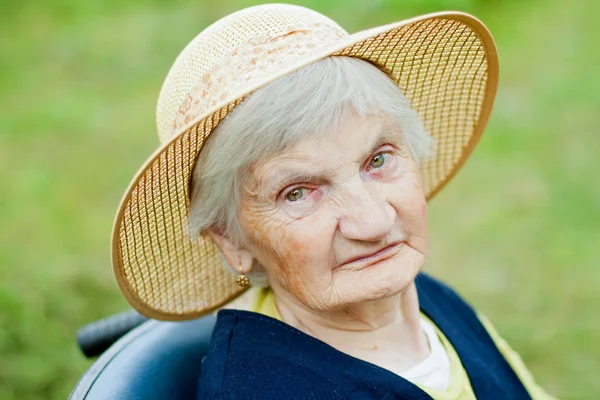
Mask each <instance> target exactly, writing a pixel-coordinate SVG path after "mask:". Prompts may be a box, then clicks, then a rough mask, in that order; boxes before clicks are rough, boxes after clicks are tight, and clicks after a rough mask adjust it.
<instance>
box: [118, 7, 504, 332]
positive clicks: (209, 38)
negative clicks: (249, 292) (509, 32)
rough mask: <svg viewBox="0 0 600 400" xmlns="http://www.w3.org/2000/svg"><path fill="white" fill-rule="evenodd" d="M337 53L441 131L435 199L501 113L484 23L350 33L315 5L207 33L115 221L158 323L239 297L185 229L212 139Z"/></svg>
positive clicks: (128, 285)
mask: <svg viewBox="0 0 600 400" xmlns="http://www.w3.org/2000/svg"><path fill="white" fill-rule="evenodd" d="M328 56H350V57H358V58H361V59H364V60H367V61H369V62H371V63H373V64H374V65H376V66H378V67H379V68H381V69H382V70H384V71H386V72H387V73H388V75H389V76H390V77H391V78H392V79H393V80H394V81H395V82H396V83H397V84H398V86H399V87H400V88H401V90H402V91H403V93H404V94H405V96H406V97H407V98H408V99H409V101H410V102H411V105H412V107H413V108H414V109H415V110H416V111H417V112H418V113H419V114H420V117H421V119H422V121H423V123H424V125H425V127H426V129H427V131H428V132H429V134H430V135H431V136H432V137H433V138H434V143H435V145H434V146H435V147H434V152H435V157H433V158H432V159H430V160H426V161H424V162H423V163H422V164H421V172H422V177H423V187H424V190H425V194H426V196H427V198H428V199H429V198H431V197H432V196H433V195H434V194H435V193H436V192H438V191H439V190H440V189H441V188H442V187H443V186H444V185H445V184H446V183H447V182H448V181H449V180H450V179H451V178H452V177H453V176H454V174H455V173H456V172H457V171H458V170H459V169H460V167H461V166H462V164H463V163H464V162H465V160H466V159H467V158H468V156H469V155H470V153H471V151H472V150H473V148H474V147H475V145H476V144H477V142H478V140H479V137H480V136H481V134H482V132H483V129H484V127H485V125H486V123H487V120H488V117H489V114H490V112H491V108H492V104H493V100H494V97H495V93H496V87H497V81H498V57H497V52H496V47H495V45H494V42H493V39H492V37H491V35H490V33H489V32H488V30H487V29H486V28H485V26H484V25H483V24H482V23H481V22H480V21H478V20H477V19H476V18H474V17H472V16H470V15H468V14H464V13H457V12H442V13H436V14H429V15H424V16H420V17H416V18H412V19H409V20H404V21H400V22H396V23H393V24H389V25H385V26H381V27H377V28H373V29H369V30H366V31H362V32H358V33H355V34H352V35H350V34H348V33H347V32H346V31H345V30H344V29H342V28H341V27H340V26H339V25H338V24H337V23H335V22H334V21H332V20H331V19H329V18H327V17H325V16H323V15H321V14H319V13H317V12H315V11H312V10H309V9H306V8H303V7H299V6H292V5H282V4H269V5H262V6H256V7H251V8H247V9H244V10H241V11H238V12H236V13H234V14H231V15H229V16H227V17H225V18H223V19H221V20H219V21H217V22H216V23H214V24H213V25H211V26H209V27H208V28H206V29H205V30H204V31H202V32H201V33H200V34H199V35H198V36H197V37H196V38H194V39H193V40H192V41H191V42H190V43H189V44H188V45H187V46H186V48H185V49H184V50H183V51H182V52H181V54H180V55H179V56H178V58H177V60H176V61H175V63H174V64H173V66H172V68H171V70H170V71H169V73H168V75H167V77H166V79H165V82H164V84H163V87H162V90H161V92H160V96H159V101H158V106H157V128H158V135H159V138H160V142H161V144H160V146H159V148H158V149H157V150H156V152H155V153H154V154H153V155H152V156H151V157H150V158H149V159H148V160H147V162H146V163H145V164H144V165H143V166H142V167H141V168H140V170H139V171H138V173H137V174H136V176H135V177H134V178H133V180H132V182H131V184H130V186H129V188H128V189H127V191H126V192H125V195H124V197H123V200H122V202H121V205H120V207H119V210H118V213H117V216H116V219H115V224H114V228H113V239H112V259H113V269H114V272H115V276H116V279H117V282H118V283H119V287H120V288H121V290H122V292H123V293H124V295H125V297H126V298H127V300H128V301H129V302H130V303H131V305H132V306H133V307H135V308H136V309H137V310H138V311H140V312H141V313H143V314H145V315H147V316H149V317H151V318H156V319H164V320H179V319H190V318H195V317H199V316H201V315H204V314H206V313H208V312H210V311H212V310H214V309H216V308H218V307H221V306H222V305H224V304H226V303H227V302H229V301H230V300H232V299H234V298H235V297H237V296H238V295H239V294H241V293H242V292H243V291H244V289H243V288H240V287H239V286H237V285H236V283H235V276H234V275H233V274H231V273H230V272H228V271H227V270H226V269H225V268H224V267H223V266H222V262H221V257H220V256H219V253H218V250H217V248H216V246H215V244H214V243H213V242H212V240H211V239H210V238H209V237H208V236H204V235H201V236H200V237H189V236H188V235H187V234H186V232H187V229H186V226H187V213H188V207H189V179H190V176H191V173H192V170H193V167H194V163H195V160H196V158H197V155H198V153H199V151H200V150H201V148H202V145H203V143H204V142H205V141H206V139H207V137H208V136H209V135H210V133H211V132H212V130H213V129H214V128H215V127H216V126H217V125H218V124H219V122H220V121H221V120H222V119H223V118H225V117H226V116H227V114H228V113H229V112H230V111H231V110H232V109H233V108H234V107H235V106H236V105H237V104H239V102H240V101H243V99H244V98H245V97H246V96H247V95H249V94H250V93H252V92H253V91H255V90H257V89H260V88H261V87H263V86H265V85H266V84H267V83H269V82H272V81H273V80H275V79H277V78H279V77H281V76H284V75H285V74H288V73H290V72H292V71H295V70H297V69H299V68H302V67H303V66H306V65H308V64H310V63H313V62H315V61H317V60H320V59H322V58H324V57H328Z"/></svg>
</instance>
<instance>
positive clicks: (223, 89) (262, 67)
mask: <svg viewBox="0 0 600 400" xmlns="http://www.w3.org/2000/svg"><path fill="white" fill-rule="evenodd" d="M345 36H348V33H346V32H345V31H344V30H343V29H341V28H340V27H338V26H335V25H334V26H332V25H325V24H323V23H316V24H311V25H296V26H290V27H288V29H287V30H285V31H284V32H283V33H281V34H279V35H276V36H268V35H257V36H255V37H253V38H252V39H251V40H249V41H247V42H245V43H243V44H241V45H240V46H238V47H237V48H236V49H235V50H233V51H232V52H231V53H229V54H226V55H225V56H224V57H223V58H221V60H220V62H219V63H217V64H216V65H215V66H214V67H213V68H211V69H210V70H209V71H208V72H207V73H206V74H204V76H203V77H202V79H201V80H200V82H199V83H198V84H197V85H196V86H194V87H193V88H192V89H191V90H190V91H189V92H188V94H187V95H186V96H185V99H184V101H183V103H182V104H181V106H180V107H179V110H178V112H177V115H176V118H175V120H174V122H173V128H172V129H171V132H170V134H169V135H168V137H169V138H170V137H172V136H173V135H175V134H177V133H179V132H180V131H181V129H183V128H184V127H185V126H188V125H189V124H190V123H192V122H193V121H196V120H197V118H199V117H201V116H202V115H204V114H205V113H206V112H207V111H209V110H210V109H214V108H215V107H216V106H217V105H218V104H222V103H223V102H224V101H225V100H227V99H233V98H238V97H240V95H242V94H244V93H247V91H248V90H249V89H250V88H252V86H254V84H256V83H258V82H261V83H263V82H265V81H268V80H269V79H270V78H272V77H273V76H274V73H275V72H277V71H281V70H282V69H284V68H285V67H286V66H289V65H292V64H296V63H298V62H299V61H301V60H302V59H303V58H305V57H306V55H307V54H310V53H317V52H318V50H319V49H320V48H323V47H325V46H327V45H331V44H332V43H335V42H336V41H338V40H340V39H341V38H343V37H345Z"/></svg>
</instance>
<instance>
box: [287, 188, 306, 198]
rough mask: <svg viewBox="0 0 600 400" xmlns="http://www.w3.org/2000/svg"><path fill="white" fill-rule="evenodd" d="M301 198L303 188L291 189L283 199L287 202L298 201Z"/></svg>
mask: <svg viewBox="0 0 600 400" xmlns="http://www.w3.org/2000/svg"><path fill="white" fill-rule="evenodd" d="M302 197H304V189H303V188H296V189H293V190H291V191H290V192H289V193H288V194H287V195H286V196H285V198H286V199H287V200H288V201H298V200H300V199H301V198H302Z"/></svg>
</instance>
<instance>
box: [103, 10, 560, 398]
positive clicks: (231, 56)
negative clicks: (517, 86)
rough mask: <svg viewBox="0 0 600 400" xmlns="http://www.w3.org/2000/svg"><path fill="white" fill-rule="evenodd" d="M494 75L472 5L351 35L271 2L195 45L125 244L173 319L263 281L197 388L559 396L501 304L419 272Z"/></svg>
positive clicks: (117, 253) (126, 277)
mask: <svg viewBox="0 0 600 400" xmlns="http://www.w3.org/2000/svg"><path fill="white" fill-rule="evenodd" d="M497 72H498V69H497V58H496V53H495V48H494V44H493V41H492V39H491V37H490V36H489V33H488V32H487V30H486V29H485V27H484V26H483V25H482V24H481V23H480V22H479V21H477V20H476V19H474V18H473V17H470V16H468V15H465V14H459V13H440V14H434V15H427V16H423V17H419V18H415V19H412V20H408V21H402V22H398V23H396V24H392V25H388V26H384V27H379V28H375V29H372V30H369V31H365V32H360V33H357V34H354V35H348V34H347V33H346V32H345V31H343V30H342V29H341V28H340V27H339V26H338V25H337V24H335V23H334V22H333V21H331V20H329V19H327V18H326V17H324V16H322V15H320V14H317V13H315V12H313V11H310V10H307V9H304V8H300V7H295V6H285V5H268V6H259V7H254V8H250V9H246V10H243V11H240V12H238V13H235V14H233V15H230V16H228V17H226V18H224V19H222V20H220V21H218V22H217V23H215V24H214V25H212V26H211V27H209V28H207V29H206V30H205V31H203V32H202V33H201V34H200V35H199V36H198V37H197V38H195V39H194V41H192V43H190V44H189V45H188V46H187V47H186V49H185V50H184V51H183V52H182V54H181V55H180V56H179V58H178V59H177V61H176V62H175V64H174V66H173V68H172V69H171V71H170V73H169V75H168V76H167V79H166V81H165V84H164V86H163V89H162V92H161V95H160V99H159V105H158V128H159V134H160V136H161V139H162V141H163V145H162V146H161V148H160V149H158V151H157V152H156V153H155V154H154V156H153V157H152V158H151V159H150V160H149V161H148V162H147V163H146V164H145V165H144V167H143V168H142V169H141V170H140V172H139V173H138V175H137V176H136V178H135V179H134V181H133V183H132V185H131V187H130V188H129V190H128V192H127V194H126V196H125V198H124V200H123V203H122V205H121V209H120V211H119V214H118V215H117V220H116V224H115V230H114V240H113V259H114V260H113V261H114V268H115V272H116V276H117V280H118V282H119V284H120V286H121V288H122V290H123V292H124V294H125V296H126V297H127V299H128V300H129V301H130V302H131V304H132V305H133V306H134V307H136V308H137V309H138V310H140V311H141V312H143V313H144V314H146V315H148V316H150V317H154V318H159V319H169V320H177V319H188V318H194V317H199V316H201V315H204V314H207V313H209V312H211V311H214V310H216V309H219V308H222V307H223V306H225V308H227V304H228V303H229V302H230V301H231V300H233V299H234V298H236V297H237V296H239V295H240V294H241V293H242V292H244V291H245V290H246V289H247V288H248V287H249V286H254V287H256V288H255V289H253V290H251V291H250V292H249V293H250V296H253V297H254V299H253V305H252V306H251V309H250V310H245V311H244V310H239V309H237V310H236V309H224V310H221V311H219V312H218V316H217V321H216V325H215V328H214V333H213V337H212V343H211V349H210V350H209V352H208V354H207V356H206V357H205V359H204V360H203V363H202V366H201V371H202V372H201V377H200V382H199V392H198V398H199V399H288V398H290V399H291V398H293V399H460V400H466V399H476V398H477V399H530V398H534V399H546V398H549V397H548V395H546V394H545V393H544V392H543V391H542V390H541V389H540V388H539V387H538V386H537V385H536V384H535V383H534V381H533V379H532V377H531V375H530V374H529V373H528V371H527V369H526V368H525V366H524V365H523V363H522V362H521V360H520V359H519V357H518V356H517V355H516V354H515V353H514V352H513V351H512V350H511V349H510V348H509V347H508V345H507V344H506V343H505V342H504V341H503V340H502V339H501V338H500V337H499V336H498V334H497V333H496V331H495V330H494V328H493V327H492V325H491V324H490V323H489V321H487V320H486V319H485V318H484V317H483V316H481V315H479V314H477V313H476V312H475V311H474V310H473V309H472V308H471V307H470V306H469V305H468V304H467V303H466V302H465V301H464V300H463V299H461V298H460V297H459V296H458V295H457V294H456V293H455V292H453V291H452V290H451V289H450V288H448V287H447V286H446V285H444V284H442V283H440V282H439V281H437V280H435V279H433V278H432V277H430V276H428V275H426V274H423V273H421V272H420V271H421V269H422V268H423V266H424V264H425V262H426V259H427V253H428V233H427V199H428V198H430V197H431V196H432V195H433V194H434V193H435V192H436V191H438V190H439V189H440V188H441V187H442V186H443V185H444V184H445V183H446V182H447V181H448V180H449V179H450V178H451V177H452V176H453V175H454V174H455V173H456V171H457V170H458V169H459V168H460V166H461V165H462V163H463V162H464V161H465V159H466V158H467V157H468V155H469V154H470V152H471V150H472V149H473V147H474V146H475V144H476V142H477V140H478V138H479V136H480V135H481V133H482V131H483V128H484V125H485V123H486V120H487V117H488V115H489V112H490V109H491V104H492V102H493V97H494V93H495V88H496V82H497ZM231 272H233V274H232V273H231ZM230 307H231V306H230ZM199 369H200V366H199Z"/></svg>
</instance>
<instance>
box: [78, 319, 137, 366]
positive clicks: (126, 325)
mask: <svg viewBox="0 0 600 400" xmlns="http://www.w3.org/2000/svg"><path fill="white" fill-rule="evenodd" d="M147 320H148V318H147V317H144V316H143V315H142V314H140V313H138V312H137V311H135V310H129V311H124V312H122V313H119V314H115V315H112V316H110V317H107V318H104V319H101V320H99V321H95V322H92V323H89V324H87V325H85V326H84V327H82V328H80V329H79V330H78V331H77V343H78V344H79V348H80V349H81V351H82V352H83V354H85V356H86V357H88V358H90V357H95V356H99V355H100V354H102V353H104V351H105V350H106V349H108V348H109V347H110V346H111V345H112V344H113V343H115V342H116V341H117V340H119V339H120V338H121V337H122V336H124V335H125V334H126V333H127V332H129V331H130V330H132V329H133V328H135V327H137V326H139V325H141V324H142V323H143V322H145V321H147Z"/></svg>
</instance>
